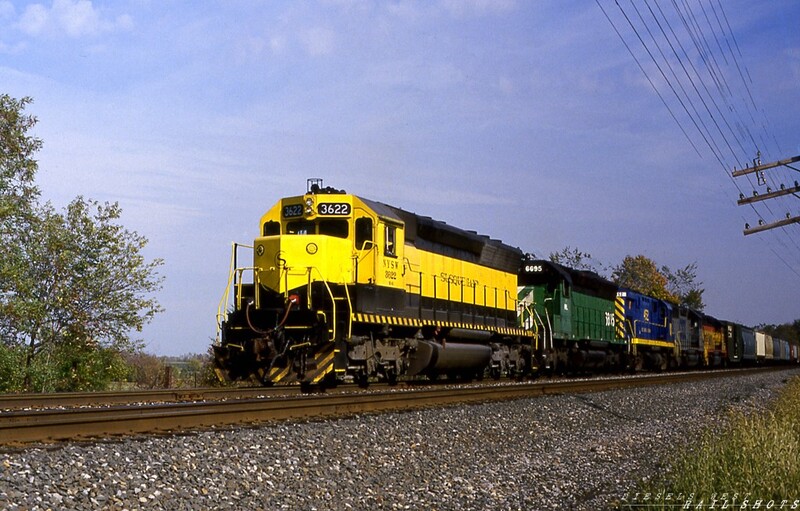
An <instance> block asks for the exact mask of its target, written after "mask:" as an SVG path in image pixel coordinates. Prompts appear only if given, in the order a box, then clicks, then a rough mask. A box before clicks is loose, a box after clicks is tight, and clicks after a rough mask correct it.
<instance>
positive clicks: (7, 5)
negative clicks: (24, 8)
mask: <svg viewBox="0 0 800 511" xmlns="http://www.w3.org/2000/svg"><path fill="white" fill-rule="evenodd" d="M14 14H16V11H15V9H14V4H12V3H11V2H9V1H8V0H5V1H2V2H0V20H2V19H11V18H13V17H14Z"/></svg>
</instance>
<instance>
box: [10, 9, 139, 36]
mask: <svg viewBox="0 0 800 511" xmlns="http://www.w3.org/2000/svg"><path fill="white" fill-rule="evenodd" d="M0 9H2V8H1V7H0ZM132 27H133V19H132V18H131V17H130V16H129V15H127V14H124V15H121V16H118V17H117V18H116V19H114V20H110V19H104V18H103V17H102V15H101V13H100V12H99V11H98V10H96V9H95V8H94V6H93V5H92V2H91V1H89V0H53V3H52V5H51V6H50V8H48V7H46V6H44V5H42V4H33V5H29V6H28V7H27V8H26V9H25V11H24V12H23V13H22V16H21V17H20V20H19V28H20V29H21V30H22V31H23V32H25V33H26V34H28V35H31V36H42V35H46V36H58V35H61V34H65V35H67V36H68V37H72V38H78V37H82V36H87V35H96V34H99V33H102V32H111V31H114V30H129V29H131V28H132Z"/></svg>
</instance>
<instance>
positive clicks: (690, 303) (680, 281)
mask: <svg viewBox="0 0 800 511" xmlns="http://www.w3.org/2000/svg"><path fill="white" fill-rule="evenodd" d="M661 272H662V274H663V275H665V276H666V277H667V289H668V290H669V291H670V293H672V294H673V295H675V296H676V297H677V298H678V303H680V304H681V305H685V306H687V307H691V308H692V309H695V310H698V311H703V310H704V309H705V308H706V305H705V303H703V293H704V292H705V289H703V288H702V287H701V286H702V285H703V283H702V282H698V281H697V263H696V262H694V263H691V264H688V265H686V266H685V267H683V268H680V269H678V270H676V271H674V272H673V271H671V270H670V269H669V267H667V266H663V267H662V268H661Z"/></svg>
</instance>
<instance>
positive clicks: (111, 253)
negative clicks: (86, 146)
mask: <svg viewBox="0 0 800 511" xmlns="http://www.w3.org/2000/svg"><path fill="white" fill-rule="evenodd" d="M29 103H30V100H29V99H24V100H21V101H17V100H14V99H12V98H10V97H8V96H6V95H3V96H0V122H2V125H0V340H2V343H3V344H4V345H5V347H6V348H7V350H8V351H7V352H6V354H11V355H13V356H18V355H19V353H20V350H22V352H23V353H24V357H23V358H24V360H23V361H22V368H21V372H22V374H23V375H24V376H23V383H22V386H23V387H25V388H28V389H30V388H34V387H35V388H36V389H49V388H52V387H57V388H59V389H60V390H67V389H68V388H75V389H78V388H94V387H95V386H96V385H95V384H96V383H98V382H101V381H103V379H104V378H105V377H106V376H108V375H113V374H116V368H117V367H118V365H119V364H117V363H116V358H115V357H118V355H119V353H120V352H122V351H126V350H132V349H135V348H137V347H138V346H139V342H138V341H135V340H132V339H131V337H130V335H131V332H133V331H141V329H142V327H143V326H144V325H145V324H146V323H147V322H149V321H150V320H151V319H152V318H153V316H154V315H155V314H157V313H158V312H159V311H160V310H161V307H160V305H159V304H158V301H157V300H156V298H154V296H153V295H154V293H155V292H156V291H158V290H159V289H160V288H161V285H162V278H161V277H160V276H159V275H158V271H157V270H158V267H159V266H160V265H161V264H162V261H161V260H159V259H156V260H153V261H147V260H146V259H145V258H144V256H143V254H142V251H143V249H144V247H145V246H146V244H147V240H146V239H145V238H144V237H142V236H140V235H139V234H137V233H136V232H133V231H129V230H127V229H125V228H124V227H123V226H122V225H121V224H119V222H118V220H119V218H120V214H121V210H120V207H119V205H118V204H116V203H113V204H109V203H105V204H101V203H98V202H96V201H93V200H87V199H84V198H83V197H78V198H76V199H74V200H73V201H72V202H71V203H70V204H69V205H68V206H67V207H66V208H65V210H64V211H63V212H58V211H56V210H55V208H53V206H52V205H50V204H49V203H46V204H44V205H39V204H38V197H39V192H38V189H37V188H36V186H35V185H34V183H33V179H34V176H35V173H36V170H37V164H36V161H35V160H34V159H33V156H34V153H35V152H36V151H37V150H38V149H39V148H40V147H41V142H40V141H39V140H38V139H36V138H33V137H31V136H29V135H28V131H29V130H30V129H31V128H32V127H33V126H34V125H35V123H36V120H35V118H33V117H31V116H28V115H25V114H24V113H23V110H24V108H25V107H26V106H27V105H28V104H29ZM43 354H44V355H46V357H40V355H43ZM11 355H9V356H11ZM120 360H121V359H120ZM64 364H66V365H64ZM59 367H60V368H61V369H58V368H59ZM65 367H66V368H68V369H69V370H66V373H69V374H68V376H65V374H66V373H65V372H64V371H65V370H64V368H65ZM91 367H94V370H89V369H87V368H91ZM59 371H60V372H59ZM8 374H11V373H8ZM41 375H48V376H47V378H45V379H42V378H39V376H41ZM92 375H94V378H95V380H96V381H95V382H91V381H88V379H91V378H92ZM35 380H36V382H35ZM46 382H51V383H46ZM53 382H55V383H53ZM70 382H72V383H70ZM34 383H37V384H36V385H34ZM8 386H9V387H13V386H14V385H11V384H9V385H8Z"/></svg>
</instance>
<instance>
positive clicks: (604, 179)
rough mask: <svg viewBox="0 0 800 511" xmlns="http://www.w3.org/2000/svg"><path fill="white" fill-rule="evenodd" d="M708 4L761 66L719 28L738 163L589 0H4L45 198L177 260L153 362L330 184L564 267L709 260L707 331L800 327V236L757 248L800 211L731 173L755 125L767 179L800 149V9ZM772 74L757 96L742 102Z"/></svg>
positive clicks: (779, 178) (153, 328) (200, 332)
mask: <svg viewBox="0 0 800 511" xmlns="http://www.w3.org/2000/svg"><path fill="white" fill-rule="evenodd" d="M689 4H690V5H691V6H693V8H694V9H695V10H696V16H697V20H698V24H699V27H700V28H702V26H703V23H705V21H703V17H702V16H703V14H702V11H701V10H700V9H702V8H703V7H705V8H707V9H708V11H707V12H706V15H707V16H714V15H715V14H716V16H717V17H718V18H719V17H720V16H721V13H720V11H724V15H725V16H726V17H727V23H728V24H729V25H730V27H731V30H732V34H733V36H734V37H735V44H738V49H739V52H740V53H741V55H739V53H738V52H737V53H735V55H736V56H737V59H738V60H733V58H731V57H730V56H726V53H725V51H721V50H724V49H725V48H726V47H727V45H728V44H729V43H730V44H731V45H732V46H731V47H733V44H734V42H733V41H732V40H731V39H728V40H727V41H726V40H725V39H724V38H720V39H718V40H717V41H714V40H713V38H712V37H711V35H712V32H710V31H707V35H708V37H709V38H710V39H709V49H710V51H709V53H710V54H715V55H716V58H717V59H719V60H720V62H719V66H720V69H721V70H722V71H721V72H723V73H730V75H729V77H730V84H731V87H730V88H731V89H734V90H732V94H731V98H732V99H731V100H730V103H724V102H722V101H721V102H720V105H721V108H722V111H723V112H725V113H727V112H735V114H734V115H731V116H730V117H729V119H730V120H729V122H730V124H731V125H732V126H733V127H732V130H733V131H735V132H736V133H742V139H744V140H745V143H743V144H736V143H734V144H732V145H733V148H732V151H729V150H728V149H727V148H725V147H724V146H725V145H726V143H725V141H724V140H725V138H724V137H719V138H718V140H717V141H716V142H714V143H718V144H719V145H720V146H721V147H722V149H720V154H721V155H722V157H721V158H717V157H715V156H714V155H713V154H712V153H711V152H710V150H709V148H708V146H707V145H706V144H705V142H704V141H703V138H702V136H701V135H700V134H699V132H698V131H697V129H696V128H695V127H694V125H693V122H692V120H691V118H689V117H687V115H686V113H685V112H684V111H683V109H682V107H681V106H680V103H679V102H678V101H677V100H675V99H674V97H672V96H671V94H672V93H671V91H670V89H669V86H668V85H667V83H666V82H665V81H664V80H663V79H662V78H661V77H660V76H659V71H658V69H657V67H656V66H655V65H654V64H653V63H652V61H650V60H648V59H649V57H648V56H647V54H646V53H645V51H644V50H643V49H642V46H641V44H640V43H639V41H638V39H637V38H636V35H635V34H634V32H633V31H632V30H631V29H630V27H629V26H628V25H627V24H626V23H627V22H626V21H625V17H624V15H623V11H621V10H620V9H619V8H618V7H617V5H616V4H615V3H614V2H612V1H610V0H601V1H600V5H602V6H603V8H604V9H605V10H606V11H607V13H608V14H609V17H610V18H611V20H612V21H613V23H614V24H615V26H617V28H618V29H619V30H620V33H621V34H622V35H623V38H624V39H625V41H626V42H627V43H628V44H629V45H630V46H631V49H632V50H633V52H634V54H635V55H636V56H637V58H639V59H640V61H641V62H642V63H643V66H644V68H645V70H647V72H648V76H649V77H650V78H651V80H653V81H654V85H655V86H656V88H657V89H658V90H659V91H660V92H661V94H662V95H663V96H664V98H665V101H666V102H667V104H668V105H669V108H670V110H672V112H673V114H672V115H674V116H675V117H676V118H677V119H678V121H679V122H678V123H676V121H675V120H674V119H673V118H672V117H671V114H670V110H668V108H667V107H665V106H664V104H663V103H662V101H661V100H660V99H659V97H658V95H657V94H656V93H655V92H654V90H653V86H651V85H650V84H649V83H648V80H647V78H646V77H645V75H644V74H643V73H642V71H641V70H640V69H639V67H637V64H636V61H635V60H634V59H633V57H631V55H630V53H629V52H628V50H626V48H625V46H624V45H623V43H622V41H621V40H620V38H619V37H618V36H617V34H616V33H615V32H614V29H613V28H612V25H611V24H610V23H609V21H608V20H607V19H606V18H605V16H604V14H603V10H601V9H600V7H599V6H598V4H597V3H596V2H594V1H589V0H581V1H568V0H552V1H550V0H539V1H522V0H517V1H514V0H497V1H490V0H468V1H455V0H441V1H438V2H436V1H433V2H427V1H426V2H356V1H347V0H337V1H320V2H299V1H298V2H295V1H287V2H277V1H275V2H257V1H236V2H196V1H168V2H162V1H148V0H129V1H125V0H116V1H113V2H112V1H107V2H106V1H93V2H89V1H86V0H77V1H76V0H55V1H50V0H46V1H41V2H18V1H13V2H9V1H5V0H0V84H2V87H0V89H2V91H3V92H7V93H10V94H12V95H13V96H16V97H21V96H31V97H33V98H34V103H33V104H32V105H31V106H30V107H29V112H30V113H33V114H35V115H36V116H37V117H38V118H39V125H38V126H37V128H36V135H37V136H39V137H40V138H42V139H43V141H44V148H43V150H42V151H41V152H40V154H39V163H40V171H39V175H38V178H37V179H38V183H39V185H40V187H41V188H42V191H43V195H44V197H45V198H46V199H48V200H51V201H52V202H53V203H54V204H56V205H58V206H63V205H65V204H66V203H67V202H68V201H69V200H70V199H71V198H73V197H75V196H77V195H84V196H86V197H90V198H94V199H98V200H102V201H118V202H119V203H120V205H121V206H122V208H123V212H124V215H123V220H122V221H123V223H124V224H125V225H126V226H127V227H129V228H131V229H134V230H136V231H138V232H139V233H141V234H143V235H144V236H146V237H147V238H149V240H150V244H149V246H148V248H147V255H148V256H149V257H151V258H152V257H160V258H163V259H164V260H165V261H166V263H165V266H164V267H163V274H164V275H165V277H166V282H165V287H164V290H163V293H162V294H161V296H160V300H161V303H162V305H163V306H164V307H165V308H166V312H165V313H164V314H163V315H161V316H160V317H159V318H158V319H157V320H156V321H154V322H153V323H152V324H151V325H150V326H148V327H147V328H146V330H145V331H144V332H143V334H142V335H143V337H144V339H145V340H146V342H147V345H148V350H149V351H150V352H153V353H157V354H182V353H188V352H203V351H205V350H206V348H207V346H208V344H209V343H210V342H211V340H212V339H213V337H214V334H215V319H214V316H215V313H216V309H217V305H218V302H219V299H220V297H221V296H222V293H223V291H224V287H225V283H226V278H227V270H228V263H229V253H230V243H231V242H232V241H240V242H249V241H251V240H252V238H253V237H254V236H255V235H256V234H257V232H258V219H259V216H260V215H261V214H262V213H263V212H264V211H266V209H268V208H269V207H270V206H271V205H272V204H273V203H274V202H275V201H276V200H278V199H279V198H280V197H283V196H289V195H296V194H300V193H302V192H304V191H305V186H306V178H309V177H322V178H324V179H325V184H326V185H331V186H335V187H337V188H344V189H346V190H347V191H348V192H352V193H356V194H358V195H362V196H364V197H367V198H371V199H374V200H379V201H382V202H386V203H389V204H392V205H395V206H398V207H402V208H404V209H407V210H410V211H415V212H417V213H420V214H424V215H428V216H432V217H434V218H437V219H441V220H444V221H446V222H448V223H450V224H453V225H456V226H459V227H463V228H466V229H471V230H477V231H478V232H481V233H485V234H489V235H491V236H492V237H494V238H499V239H502V240H503V241H505V242H507V243H509V244H512V245H515V246H519V247H520V248H522V249H523V250H525V251H528V252H533V253H535V254H537V255H540V256H543V257H547V255H548V254H549V253H550V252H554V251H558V250H560V249H562V248H563V247H565V246H571V247H578V248H580V249H581V250H583V251H586V252H590V253H591V254H592V255H593V257H594V259H595V260H596V261H598V262H599V263H602V264H605V265H614V264H618V263H619V262H620V261H621V260H622V258H623V257H625V256H626V255H628V254H631V255H636V254H640V253H641V254H644V255H646V256H648V257H650V258H652V259H654V260H655V261H656V262H657V263H658V264H660V265H668V266H670V267H672V268H678V267H682V266H685V265H687V264H689V263H692V262H696V263H697V266H698V278H699V280H700V281H702V282H703V285H704V287H705V288H706V293H705V295H704V297H705V302H706V305H707V312H709V313H711V314H713V315H715V316H718V317H720V318H724V319H731V320H735V321H740V322H743V323H746V324H757V323H762V322H767V323H780V322H787V321H793V320H795V319H798V318H800V310H798V306H797V303H798V294H799V293H798V290H800V226H798V225H797V224H795V225H794V226H790V227H787V228H785V229H780V230H776V231H770V232H767V233H762V234H757V235H751V236H747V237H745V236H743V234H742V230H743V228H744V224H745V222H749V223H751V224H752V225H755V224H757V222H758V218H759V215H760V216H761V217H762V218H763V219H764V220H765V221H767V222H771V221H774V220H776V219H779V218H783V217H784V215H785V214H786V213H787V212H788V213H790V214H792V215H800V207H798V206H800V201H798V200H797V199H796V198H793V197H792V198H789V199H783V200H781V201H774V202H772V203H770V204H769V206H770V208H769V209H767V208H766V207H765V206H759V207H758V208H757V209H755V210H754V209H752V208H748V207H744V206H737V205H736V200H737V198H738V194H739V191H740V190H741V191H742V192H743V193H746V194H750V193H752V191H753V189H758V190H759V191H760V192H762V193H763V192H764V191H765V190H764V187H758V186H757V183H756V182H755V180H749V181H748V180H747V179H745V178H738V179H737V180H736V181H734V180H733V179H731V178H730V177H729V176H728V175H727V174H726V168H728V167H732V166H733V165H737V166H741V165H743V164H744V163H745V162H748V161H750V160H752V159H753V158H755V156H756V155H755V151H756V149H755V147H756V146H754V145H752V144H749V143H747V142H746V140H748V139H749V138H750V137H749V136H748V135H745V134H744V133H745V131H744V130H745V129H749V130H751V131H748V132H747V133H753V134H754V136H753V138H754V139H755V141H757V142H758V143H757V146H758V148H759V149H761V150H762V152H763V155H762V160H763V161H773V160H778V159H783V158H786V157H790V156H795V155H798V154H800V35H799V34H798V29H797V21H798V20H800V2H798V1H780V0H776V1H771V2H757V3H756V2H750V1H746V0H742V1H739V0H732V1H728V0H722V2H721V3H720V2H719V0H702V1H701V2H700V3H699V4H698V0H689ZM620 5H621V6H622V7H623V9H624V14H625V15H627V16H629V17H630V18H631V20H632V22H634V24H635V20H636V16H637V14H636V11H635V10H634V8H633V7H632V6H631V4H630V3H629V2H627V0H625V1H623V0H620ZM637 5H639V6H640V7H641V8H642V9H644V8H645V7H644V6H645V5H650V6H651V8H653V9H655V8H656V7H657V6H660V7H662V8H663V9H664V10H665V11H669V9H670V8H671V2H668V1H666V0H659V1H658V2H655V1H654V0H652V1H651V2H648V4H644V3H640V2H637ZM720 6H721V7H720ZM712 8H714V9H719V10H720V11H714V12H712V11H711V9H712ZM642 14H644V15H646V12H643V13H642ZM667 17H668V19H669V18H670V17H671V18H672V22H673V24H672V25H670V26H672V27H673V28H674V30H675V31H676V32H680V30H681V25H680V22H679V20H678V18H676V14H675V12H674V11H672V13H671V14H669V12H668V13H667ZM710 19H712V20H713V19H714V18H713V17H712V18H710ZM720 25H721V22H720ZM649 26H650V29H651V30H653V31H657V30H658V27H657V25H655V24H654V23H651V24H650V25H649ZM711 26H713V22H712V25H711ZM665 28H666V27H665ZM640 30H641V35H642V37H643V38H645V40H646V38H647V37H648V36H647V33H646V31H644V25H640ZM701 31H702V30H701ZM723 34H724V32H720V33H719V36H720V37H721V36H722V35H723ZM684 41H685V44H690V43H691V41H690V38H689V37H688V36H686V37H685V38H684ZM665 48H666V46H665ZM733 51H736V50H733ZM688 53H691V52H688ZM728 55H729V54H728ZM708 56H709V55H707V56H706V57H708ZM689 60H691V61H693V62H694V63H696V64H697V65H698V66H700V65H701V64H702V61H703V58H702V57H699V56H691V57H689V58H687V59H686V62H688V61H689ZM672 64H673V66H674V67H675V69H676V71H677V72H678V73H680V72H681V71H680V69H679V67H678V66H677V64H678V62H677V59H673V63H672ZM736 64H738V65H739V66H740V67H739V69H742V68H743V69H744V71H743V73H744V74H742V75H740V74H738V71H737V68H736V67H735V65H736ZM664 70H665V72H667V71H666V67H665V69H664ZM748 75H749V79H748V81H747V83H749V84H750V85H749V87H750V89H749V93H748V92H746V91H745V89H744V87H739V90H735V89H737V86H738V85H739V84H741V83H742V82H744V79H741V77H742V76H748ZM672 83H673V86H675V85H676V83H675V82H674V81H673V82H672ZM686 87H687V88H688V87H690V85H689V84H687V85H686ZM748 95H752V96H753V102H754V104H755V106H756V108H755V109H753V110H752V112H750V111H749V110H748V108H749V107H748V106H747V105H748V102H749V101H750V99H749V98H748ZM737 98H738V99H737ZM709 104H712V103H711V101H710V100H709ZM737 105H738V107H737ZM697 108H698V109H699V110H701V111H702V110H703V108H704V107H703V106H702V105H701V103H699V102H698V103H697ZM712 111H713V110H712ZM700 117H703V116H700ZM719 117H720V116H718V115H715V116H714V118H713V119H712V118H711V116H708V117H706V120H707V122H708V123H709V125H711V123H712V122H713V121H714V120H716V121H718V122H720V121H721V119H720V118H719ZM695 122H696V121H695ZM682 129H683V131H686V133H687V135H684V133H683V132H682ZM715 131H716V130H715V129H713V128H712V129H711V131H710V133H711V137H712V138H713V137H714V132H715ZM723 131H724V129H723ZM731 138H735V137H731ZM689 140H691V142H690V141H689ZM762 142H763V143H762ZM693 144H694V147H693ZM695 148H696V149H695ZM720 160H721V161H720ZM727 170H728V171H730V170H731V169H730V168H728V169H727ZM769 179H770V184H772V186H778V185H779V184H780V183H781V182H785V183H787V184H789V185H791V184H792V181H793V180H795V179H798V173H797V172H794V171H792V170H788V169H778V170H775V171H774V172H771V173H770V175H769Z"/></svg>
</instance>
